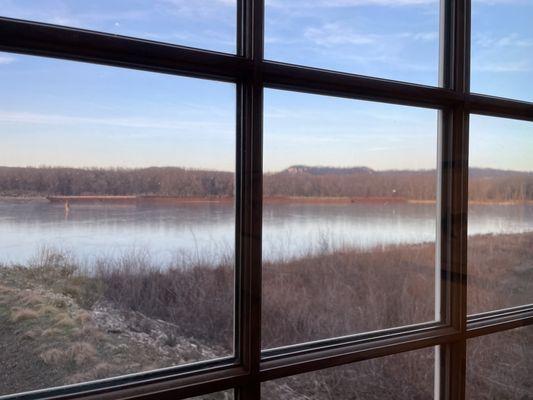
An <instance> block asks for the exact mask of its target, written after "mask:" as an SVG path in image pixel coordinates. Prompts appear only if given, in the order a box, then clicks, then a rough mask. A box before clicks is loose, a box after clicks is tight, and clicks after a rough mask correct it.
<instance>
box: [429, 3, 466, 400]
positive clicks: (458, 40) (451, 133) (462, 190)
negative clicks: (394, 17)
mask: <svg viewBox="0 0 533 400" xmlns="http://www.w3.org/2000/svg"><path fill="white" fill-rule="evenodd" d="M445 2H446V4H445V6H444V13H445V16H444V18H445V22H444V26H445V29H444V30H445V35H444V37H445V39H444V42H445V43H446V42H448V43H447V44H445V46H443V48H444V62H443V66H444V67H443V68H444V69H445V70H444V71H443V74H442V75H441V77H442V78H441V79H442V81H443V83H444V84H445V87H448V88H449V89H452V90H454V91H455V92H456V93H458V94H460V95H461V98H462V99H464V97H465V96H464V94H465V93H467V91H468V86H469V85H468V81H469V57H470V52H469V42H470V37H469V35H470V28H469V27H470V0H445ZM441 135H442V137H441V143H442V146H441V150H440V151H441V156H442V163H441V170H442V171H441V172H442V174H441V176H442V181H441V188H442V197H441V202H442V207H441V212H442V214H441V223H442V226H441V230H440V234H441V235H442V238H441V242H440V243H441V246H442V247H441V248H440V249H439V250H440V251H441V262H442V263H443V264H442V266H443V268H446V269H447V271H446V273H443V277H444V276H445V277H446V280H445V282H446V283H445V285H446V290H445V291H443V293H442V297H441V299H442V300H443V301H445V303H446V306H445V307H443V308H442V310H444V312H446V321H447V322H448V323H450V324H451V326H453V327H454V328H455V329H456V330H457V331H459V332H460V334H461V335H460V339H459V340H458V341H457V342H454V343H451V344H449V345H444V346H441V349H440V354H439V362H438V363H437V365H438V366H439V367H440V371H439V386H440V387H439V394H440V396H439V398H440V399H441V400H462V399H464V397H465V374H466V359H465V357H466V276H467V275H466V272H467V271H466V268H467V267H466V251H467V220H468V217H467V214H468V113H467V112H466V110H465V103H464V101H463V100H461V101H459V102H458V103H457V104H456V105H455V106H454V107H453V109H452V110H450V111H446V112H444V113H443V116H442V118H441Z"/></svg>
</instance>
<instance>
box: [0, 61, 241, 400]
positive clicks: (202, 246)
mask: <svg viewBox="0 0 533 400" xmlns="http://www.w3.org/2000/svg"><path fill="white" fill-rule="evenodd" d="M14 57H15V59H14V62H13V63H11V64H8V65H4V66H3V67H2V68H1V70H0V82H1V84H2V87H3V88H4V94H6V97H5V98H4V99H5V100H2V101H1V102H0V104H1V109H2V111H1V112H0V124H1V126H2V133H3V134H2V138H3V146H2V150H0V159H1V160H2V167H0V186H1V188H2V189H1V190H2V193H3V195H4V196H5V197H3V198H2V201H1V202H0V216H1V217H0V220H1V222H0V236H2V238H4V239H3V240H2V244H1V246H0V248H1V252H2V258H3V260H5V263H4V266H3V272H4V273H3V281H4V280H5V281H6V282H9V284H6V286H5V288H4V291H5V293H4V295H3V302H2V303H3V308H2V318H3V319H5V321H4V322H3V324H2V326H3V329H4V330H5V335H9V336H12V341H11V344H10V346H9V348H8V349H6V350H5V351H4V352H3V354H4V356H5V359H11V360H13V359H14V358H16V359H19V360H21V362H17V363H14V365H13V366H12V367H11V368H10V372H9V375H8V376H4V378H3V379H2V380H1V383H0V394H10V393H14V392H20V391H27V390H30V389H42V388H46V387H50V386H59V385H64V384H70V383H80V382H84V381H90V380H94V379H102V378H110V377H113V376H119V375H126V374H131V373H138V372H142V371H149V370H154V369H160V368H166V367H171V366H175V365H180V364H187V363H193V362H198V361H205V360H211V359H216V358H222V357H231V356H233V350H234V349H233V337H234V331H233V326H234V280H235V279H234V259H235V257H234V254H235V251H234V241H233V240H232V239H231V238H232V237H233V236H234V232H235V207H234V186H235V185H234V180H235V118H234V115H235V85H234V84H230V83H221V82H211V81H203V80H198V79H190V78H180V77H172V76H168V75H162V74H154V73H149V72H144V71H135V70H121V69H117V68H114V67H107V66H98V65H94V64H80V63H74V62H72V61H59V60H54V59H41V58H36V57H29V56H23V55H17V56H14ZM80 77H83V78H82V79H80ZM176 93H184V94H187V95H183V96H175V94H176ZM206 115H209V117H208V118H207V117H206ZM214 143H216V144H217V145H216V147H215V146H214V145H213V144H214ZM202 275H203V276H202ZM192 338H194V340H192ZM30 365H31V366H32V367H31V368H30ZM28 369H29V370H30V371H31V373H33V374H35V375H37V376H38V377H39V378H38V379H24V380H22V379H21V376H23V375H24V374H25V373H26V372H25V371H26V370H28ZM50 370H53V373H47V371H50Z"/></svg>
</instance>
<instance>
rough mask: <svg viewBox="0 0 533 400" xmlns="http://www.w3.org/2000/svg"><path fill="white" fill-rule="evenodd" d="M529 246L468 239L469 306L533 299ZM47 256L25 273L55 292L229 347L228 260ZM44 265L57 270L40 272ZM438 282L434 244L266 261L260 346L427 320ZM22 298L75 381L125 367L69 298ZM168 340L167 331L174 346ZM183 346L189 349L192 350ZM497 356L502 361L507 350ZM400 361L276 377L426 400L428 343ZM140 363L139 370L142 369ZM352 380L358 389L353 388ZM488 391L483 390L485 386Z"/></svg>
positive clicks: (23, 314)
mask: <svg viewBox="0 0 533 400" xmlns="http://www.w3.org/2000/svg"><path fill="white" fill-rule="evenodd" d="M531 249H533V234H523V235H505V236H490V235H489V236H480V237H474V238H471V239H470V246H469V254H468V256H469V273H470V275H469V293H468V294H469V310H470V311H471V312H472V310H474V311H476V312H477V311H487V310H491V309H495V308H501V307H507V306H511V305H517V304H525V303H530V302H531V301H532V300H533V297H532V293H533V286H532V285H533V268H532V261H531V260H532V259H533V254H532V250H531ZM46 259H47V260H52V261H53V262H54V263H58V264H59V268H56V267H55V266H53V265H52V266H50V265H47V264H46V263H44V262H41V263H36V265H35V266H33V268H32V269H31V272H30V274H31V276H32V277H33V278H34V279H37V281H38V282H40V283H42V282H49V285H50V287H51V288H53V289H54V291H57V292H59V293H62V294H67V295H68V296H69V297H71V298H73V299H75V300H76V303H77V304H81V305H83V306H84V307H86V308H90V306H91V305H92V304H93V303H94V301H96V300H95V299H98V298H104V299H106V300H107V301H111V302H112V303H114V304H115V306H117V307H120V308H123V309H125V310H133V311H138V312H140V313H142V314H144V315H146V316H147V317H149V318H153V319H162V320H165V321H168V322H171V323H173V324H175V325H176V326H177V330H176V332H175V334H176V335H179V336H184V337H190V338H191V340H198V341H200V342H201V343H204V344H207V345H208V346H211V347H213V348H214V347H222V348H224V349H225V354H231V352H232V346H233V326H234V286H233V285H234V269H233V268H232V266H231V263H230V262H229V261H228V262H220V263H218V264H216V265H213V263H210V262H207V261H205V260H189V261H188V263H186V264H180V263H175V264H173V265H169V266H165V268H159V267H158V266H156V265H154V264H153V263H152V260H151V259H150V258H149V257H145V256H143V255H142V254H134V255H130V256H127V257H124V258H122V259H118V260H98V262H97V264H96V265H94V266H93V267H94V269H93V271H95V273H94V275H91V276H83V275H82V274H81V273H80V272H79V268H77V267H75V264H74V263H73V262H71V261H68V262H67V261H65V260H66V257H53V256H50V255H49V254H48V255H47V257H46ZM62 263H63V264H66V267H65V266H64V265H63V264H62ZM73 265H74V267H72V266H73ZM46 273H50V274H52V277H50V276H48V277H45V278H43V275H42V274H46ZM41 279H43V281H42V282H41ZM434 280H435V252H434V246H433V245H431V244H422V245H412V246H398V247H388V248H378V249H372V250H370V251H354V250H349V249H347V250H345V251H336V252H328V251H326V250H325V251H324V252H322V253H321V254H314V255H309V256H306V257H301V258H299V259H293V260H286V261H283V262H276V263H265V264H264V265H263V311H262V320H263V327H262V340H263V346H264V347H276V346H283V345H288V344H293V343H300V342H305V341H309V340H317V339H322V338H329V337H334V336H340V335H346V334H352V333H357V332H363V331H369V330H375V329H383V328H389V327H394V326H400V325H406V324H412V323H417V322H424V321H429V320H432V319H433V313H434V310H433V308H434V303H433V301H434ZM94 288H98V289H97V290H93V289H94ZM0 293H8V294H9V295H10V296H11V295H12V294H11V292H10V290H9V288H8V289H5V288H4V289H2V287H0ZM6 295H7V294H6ZM84 296H88V297H87V298H85V297H84ZM21 300H24V301H25V302H24V303H21V304H24V305H26V307H23V308H20V309H16V310H13V311H12V314H11V318H12V320H13V321H14V322H16V321H24V320H26V319H28V318H29V319H32V318H39V317H43V316H46V317H47V318H48V319H50V320H51V321H52V322H51V323H52V326H50V327H48V329H44V330H43V332H42V333H41V336H42V337H47V338H49V340H52V339H51V338H57V337H58V336H59V335H63V336H64V337H65V338H67V339H68V341H67V342H66V343H67V344H66V346H65V348H66V350H59V349H56V348H53V349H49V350H46V351H44V352H42V353H41V354H40V357H41V359H42V360H43V361H44V362H46V363H47V364H50V365H62V366H66V365H72V366H73V367H72V368H73V372H75V373H78V372H79V374H81V375H79V376H78V377H77V378H76V379H78V380H77V382H79V381H83V380H91V379H99V378H103V377H107V376H110V375H112V374H113V375H114V374H120V373H124V368H125V367H124V366H122V367H121V366H115V365H109V364H106V363H103V364H95V363H97V362H98V361H100V357H99V356H98V348H97V347H96V343H98V341H99V340H100V339H101V335H102V333H101V332H99V331H98V330H95V329H94V328H93V327H92V326H91V321H90V315H89V313H87V312H84V311H82V312H78V313H72V312H71V311H69V310H70V309H71V306H70V305H69V304H70V303H69V302H68V301H66V300H64V299H56V300H54V301H53V302H50V301H49V302H48V303H46V302H44V303H43V302H40V300H39V296H38V294H36V293H31V292H28V293H24V295H23V296H22V297H21ZM30 306H31V307H35V308H36V309H37V311H35V310H33V309H31V308H30ZM15 313H17V314H15ZM144 330H145V331H146V332H147V333H148V332H150V330H151V328H150V326H146V327H145V329H144ZM172 342H173V341H172V338H169V342H168V343H169V345H172ZM528 343H531V342H528ZM507 346H513V348H512V351H509V352H508V354H517V352H520V351H522V352H524V351H526V352H527V354H529V355H530V356H532V357H533V354H531V351H533V346H530V345H527V346H524V343H518V344H516V345H515V344H509V343H508V344H507ZM524 349H526V350H524ZM417 354H419V353H417ZM428 354H429V355H428ZM506 354H507V353H506ZM221 355H222V354H221ZM182 356H183V358H184V359H188V356H187V355H182ZM195 357H198V355H197V354H194V355H191V359H190V360H189V361H197V360H196V359H195ZM501 357H503V359H506V358H505V357H506V355H505V354H504V355H501ZM384 360H385V359H384ZM395 360H400V361H394V363H392V364H390V363H388V362H385V361H384V362H383V363H380V362H378V361H377V360H376V361H375V362H369V363H365V364H358V365H354V366H348V367H345V369H343V370H342V371H341V372H338V371H339V370H337V371H335V370H331V371H330V370H326V371H322V372H320V373H319V374H315V375H313V376H311V375H310V376H303V377H301V378H299V379H298V380H288V381H287V382H284V383H283V385H285V386H286V388H287V390H289V391H293V392H294V393H298V394H303V395H305V396H307V398H309V399H330V398H359V397H362V398H365V399H371V400H374V399H378V398H379V399H381V398H387V396H391V395H392V393H397V392H398V388H400V387H402V388H404V387H408V388H410V389H409V390H407V389H405V393H403V394H400V395H398V397H397V398H402V399H407V398H409V399H416V398H424V397H417V393H418V394H419V393H423V394H428V396H429V394H431V391H432V383H431V380H430V379H429V380H428V379H423V380H421V379H420V377H419V373H420V368H422V369H424V370H427V371H431V363H432V355H431V354H430V353H424V355H422V356H420V355H415V356H413V357H411V356H406V358H401V357H399V358H395ZM510 362H512V360H509V363H510ZM147 365H148V364H146V363H145V365H144V367H143V368H145V369H146V368H148V366H147ZM483 365H485V364H483ZM74 367H75V368H74ZM153 367H154V368H157V367H159V366H158V365H156V364H154V366H153ZM486 367H487V368H488V367H489V366H488V364H487V366H486ZM484 368H485V367H484ZM520 373H521V372H520ZM426 378H427V377H426ZM73 379H74V378H73ZM524 379H525V378H524ZM368 382H380V387H379V388H375V387H372V385H369V384H368ZM413 382H416V385H415V384H413ZM428 382H429V383H428ZM476 385H482V383H481V382H477V383H476ZM354 387H355V388H358V389H357V390H359V391H358V392H355V391H354V390H353V388H354ZM480 388H481V389H483V388H482V387H481V386H480ZM378 389H379V390H378ZM485 389H486V390H485ZM485 389H483V390H480V393H481V392H487V390H488V389H487V388H485ZM272 390H273V389H272ZM275 393H276V392H275V391H272V392H271V394H272V396H271V398H276V396H275ZM267 398H268V397H267Z"/></svg>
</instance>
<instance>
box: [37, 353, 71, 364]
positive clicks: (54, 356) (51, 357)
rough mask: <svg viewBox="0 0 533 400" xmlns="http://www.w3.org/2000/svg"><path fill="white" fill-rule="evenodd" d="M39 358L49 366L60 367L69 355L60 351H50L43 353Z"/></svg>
mask: <svg viewBox="0 0 533 400" xmlns="http://www.w3.org/2000/svg"><path fill="white" fill-rule="evenodd" d="M39 358H40V359H41V360H43V361H44V363H45V364H48V365H59V364H62V363H64V362H65V360H66V358H67V353H66V352H64V351H62V350H59V349H49V350H46V351H44V352H42V353H41V354H40V355H39Z"/></svg>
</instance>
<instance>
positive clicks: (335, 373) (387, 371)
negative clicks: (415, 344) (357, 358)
mask: <svg viewBox="0 0 533 400" xmlns="http://www.w3.org/2000/svg"><path fill="white" fill-rule="evenodd" d="M434 353H435V350H434V349H433V348H429V349H423V350H417V351H412V352H409V353H401V354H395V355H392V356H388V357H383V358H377V359H373V360H368V361H362V362H358V363H354V364H350V365H346V366H342V367H335V368H329V369H325V370H321V371H315V372H311V373H307V374H302V375H296V376H292V377H288V378H283V379H278V380H275V381H270V382H265V383H263V384H262V385H261V398H262V399H264V400H278V399H279V400H294V399H306V400H307V399H308V400H322V399H339V400H352V399H361V400H383V399H396V400H422V399H424V400H427V399H432V398H433V386H434V384H433V382H434V359H435V356H434Z"/></svg>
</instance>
